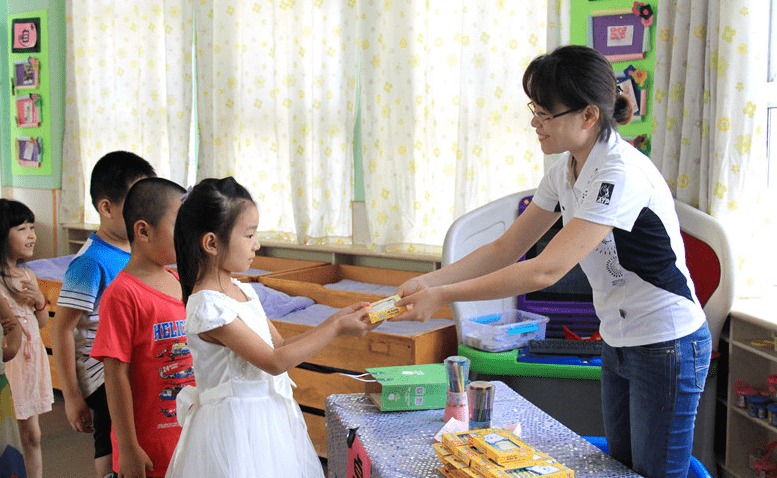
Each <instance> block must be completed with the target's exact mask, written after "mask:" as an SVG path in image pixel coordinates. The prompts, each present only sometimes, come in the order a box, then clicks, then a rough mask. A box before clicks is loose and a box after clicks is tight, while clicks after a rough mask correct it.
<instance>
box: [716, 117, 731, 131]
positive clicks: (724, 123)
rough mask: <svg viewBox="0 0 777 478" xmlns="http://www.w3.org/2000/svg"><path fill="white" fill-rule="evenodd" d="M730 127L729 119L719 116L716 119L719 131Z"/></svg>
mask: <svg viewBox="0 0 777 478" xmlns="http://www.w3.org/2000/svg"><path fill="white" fill-rule="evenodd" d="M729 128H731V120H730V119H728V118H720V119H719V120H718V129H719V130H721V131H728V130H729Z"/></svg>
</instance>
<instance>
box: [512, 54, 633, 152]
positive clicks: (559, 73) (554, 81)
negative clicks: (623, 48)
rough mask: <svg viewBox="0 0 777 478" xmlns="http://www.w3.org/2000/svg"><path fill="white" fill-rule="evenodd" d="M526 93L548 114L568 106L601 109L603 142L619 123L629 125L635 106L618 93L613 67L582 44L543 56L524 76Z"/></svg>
mask: <svg viewBox="0 0 777 478" xmlns="http://www.w3.org/2000/svg"><path fill="white" fill-rule="evenodd" d="M523 91H525V92H526V95H527V96H528V97H529V98H531V100H532V101H533V102H534V103H535V104H537V105H539V106H542V107H543V108H545V109H547V110H548V111H553V110H554V109H555V108H556V107H558V106H560V105H564V106H566V107H568V108H570V109H571V110H573V111H579V110H582V109H583V108H585V107H586V106H588V105H591V106H598V107H599V112H600V113H599V126H600V128H601V129H600V130H599V138H598V139H599V140H605V141H606V140H607V139H609V137H610V132H611V131H613V130H615V128H616V125H618V124H628V123H629V122H630V121H631V118H632V116H633V112H632V109H631V103H629V100H628V99H626V97H625V96H623V95H621V94H620V92H619V91H618V85H617V81H616V79H615V72H614V71H613V69H612V65H611V64H610V62H609V61H608V60H607V58H605V57H604V55H602V54H601V53H599V52H598V51H596V50H594V49H593V48H588V47H584V46H579V45H568V46H562V47H559V48H556V49H555V50H553V52H551V53H548V54H547V55H540V56H538V57H537V58H535V59H534V60H532V62H531V63H530V64H529V66H528V67H527V68H526V71H525V72H524V74H523Z"/></svg>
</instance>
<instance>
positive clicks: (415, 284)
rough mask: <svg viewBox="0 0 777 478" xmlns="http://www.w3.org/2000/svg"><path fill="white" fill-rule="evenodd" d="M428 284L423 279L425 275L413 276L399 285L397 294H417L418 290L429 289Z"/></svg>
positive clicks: (403, 295)
mask: <svg viewBox="0 0 777 478" xmlns="http://www.w3.org/2000/svg"><path fill="white" fill-rule="evenodd" d="M427 288H428V287H427V285H426V283H425V282H424V280H423V276H420V277H413V278H412V279H410V280H409V281H406V282H405V283H403V284H402V285H400V286H399V287H397V293H396V294H397V295H398V296H399V297H406V296H408V295H411V294H415V293H416V292H420V291H422V290H424V289H427Z"/></svg>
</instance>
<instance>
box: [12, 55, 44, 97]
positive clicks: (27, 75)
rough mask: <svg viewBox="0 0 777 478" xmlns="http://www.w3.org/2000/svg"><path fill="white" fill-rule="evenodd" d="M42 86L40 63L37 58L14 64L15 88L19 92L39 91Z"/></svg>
mask: <svg viewBox="0 0 777 478" xmlns="http://www.w3.org/2000/svg"><path fill="white" fill-rule="evenodd" d="M39 84H40V61H38V59H37V58H35V57H32V56H31V57H29V58H27V59H26V60H19V61H15V62H14V88H16V89H17V90H30V89H33V90H34V89H38V85H39Z"/></svg>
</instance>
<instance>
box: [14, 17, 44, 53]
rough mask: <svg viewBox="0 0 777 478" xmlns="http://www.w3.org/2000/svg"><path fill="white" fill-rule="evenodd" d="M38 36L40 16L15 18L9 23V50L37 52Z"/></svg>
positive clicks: (39, 35) (38, 47) (38, 48)
mask: <svg viewBox="0 0 777 478" xmlns="http://www.w3.org/2000/svg"><path fill="white" fill-rule="evenodd" d="M40 38H41V32H40V18H16V19H14V20H13V22H12V23H11V41H12V43H11V52H13V53H29V52H39V51H40Z"/></svg>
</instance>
